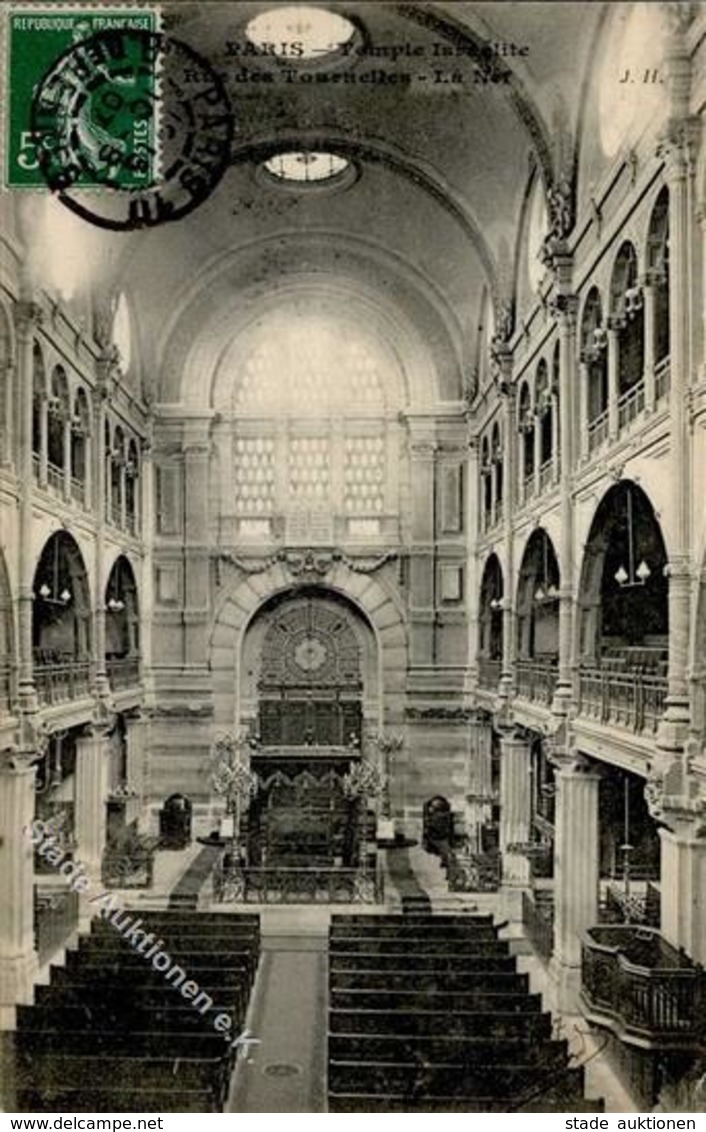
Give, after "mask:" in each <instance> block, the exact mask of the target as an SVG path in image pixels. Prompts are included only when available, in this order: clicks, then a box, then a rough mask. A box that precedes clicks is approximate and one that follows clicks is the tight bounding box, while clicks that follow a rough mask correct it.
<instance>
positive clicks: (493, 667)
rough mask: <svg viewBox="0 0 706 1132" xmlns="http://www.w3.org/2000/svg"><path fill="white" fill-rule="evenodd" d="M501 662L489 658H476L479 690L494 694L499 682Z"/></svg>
mask: <svg viewBox="0 0 706 1132" xmlns="http://www.w3.org/2000/svg"><path fill="white" fill-rule="evenodd" d="M502 669H503V662H502V661H501V660H496V659H494V658H491V657H489V656H479V657H478V683H479V685H480V687H481V688H486V689H487V690H488V691H491V692H496V691H497V689H498V684H499V682H500V674H501V672H502Z"/></svg>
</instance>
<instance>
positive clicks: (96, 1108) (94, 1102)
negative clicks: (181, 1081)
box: [17, 1084, 221, 1113]
mask: <svg viewBox="0 0 706 1132" xmlns="http://www.w3.org/2000/svg"><path fill="white" fill-rule="evenodd" d="M17 1111H18V1112H89V1113H90V1112H220V1111H221V1109H220V1108H219V1107H217V1106H216V1103H215V1100H214V1096H213V1092H212V1091H211V1090H209V1089H194V1090H187V1089H179V1088H175V1087H174V1085H172V1086H171V1087H168V1088H162V1089H120V1088H112V1089H111V1088H104V1089H100V1088H86V1086H85V1084H84V1086H83V1087H79V1088H75V1089H60V1088H56V1089H53V1088H52V1089H47V1090H43V1089H34V1088H32V1089H25V1088H22V1089H18V1091H17Z"/></svg>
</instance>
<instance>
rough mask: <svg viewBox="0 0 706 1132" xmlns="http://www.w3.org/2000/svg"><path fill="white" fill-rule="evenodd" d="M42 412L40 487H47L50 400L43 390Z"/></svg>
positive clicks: (40, 423) (40, 422) (40, 425)
mask: <svg viewBox="0 0 706 1132" xmlns="http://www.w3.org/2000/svg"><path fill="white" fill-rule="evenodd" d="M41 401H42V411H41V415H40V418H39V486H40V487H46V486H47V481H48V478H49V473H48V466H49V398H48V396H47V391H46V389H43V390H42V398H41Z"/></svg>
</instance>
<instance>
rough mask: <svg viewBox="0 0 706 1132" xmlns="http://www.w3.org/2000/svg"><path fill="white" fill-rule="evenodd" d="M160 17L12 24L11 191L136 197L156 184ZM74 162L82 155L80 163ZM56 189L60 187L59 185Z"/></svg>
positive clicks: (65, 14)
mask: <svg viewBox="0 0 706 1132" xmlns="http://www.w3.org/2000/svg"><path fill="white" fill-rule="evenodd" d="M157 22H158V15H157V12H156V11H150V10H149V9H147V8H145V9H141V10H137V9H134V8H133V9H127V8H122V9H121V8H115V9H111V8H109V7H105V8H100V9H94V10H90V9H86V8H84V9H81V8H76V9H75V10H73V11H72V10H71V9H70V8H63V7H62V8H54V9H51V10H47V9H33V8H26V9H21V8H17V9H16V10H12V11H11V12H10V14H9V17H8V20H7V43H6V53H7V54H6V61H5V62H6V65H5V81H6V101H5V105H6V108H7V109H6V122H5V155H6V157H5V160H6V169H5V183H6V184H7V185H8V186H9V187H10V188H46V187H47V182H48V181H49V183H50V184H51V182H52V179H54V181H56V178H57V176H59V170H61V175H63V176H64V177H66V178H67V183H68V180H69V179H70V181H71V184H73V185H74V186H76V187H77V188H94V187H98V186H100V187H105V186H106V185H107V184H111V183H112V184H113V185H114V186H115V187H119V188H123V189H128V190H129V189H139V188H141V187H144V186H145V185H147V184H149V183H150V182H151V181H152V179H153V177H154V172H155V170H154V165H155V161H156V144H155V139H156V132H157V128H158V120H157V118H158V115H157V102H156V98H155V93H156V65H155V61H156V52H155V50H154V48H152V49H151V48H150V44H151V41H152V38H153V36H154V33H156V32H157ZM77 155H80V158H79V159H78V164H77ZM58 187H61V185H59V186H58Z"/></svg>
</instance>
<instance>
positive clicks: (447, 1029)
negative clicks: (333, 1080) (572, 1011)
mask: <svg viewBox="0 0 706 1132" xmlns="http://www.w3.org/2000/svg"><path fill="white" fill-rule="evenodd" d="M329 1031H330V1033H331V1035H332V1039H333V1035H335V1034H346V1035H350V1036H353V1035H356V1036H361V1037H364V1038H365V1039H366V1040H367V1039H368V1038H370V1039H371V1040H372V1043H373V1045H374V1044H375V1040H376V1039H377V1038H381V1039H384V1040H385V1041H387V1039H388V1038H395V1037H403V1036H405V1035H407V1034H410V1035H415V1036H416V1035H418V1036H422V1037H429V1038H433V1037H434V1036H435V1035H438V1034H442V1035H448V1036H449V1037H454V1038H456V1037H461V1036H463V1037H469V1038H493V1039H494V1038H506V1037H507V1038H510V1037H513V1038H515V1037H521V1038H523V1039H529V1040H531V1041H544V1040H545V1039H546V1038H549V1036H550V1035H551V1031H552V1023H551V1017H550V1016H549V1015H548V1014H544V1013H541V1011H540V1012H536V1013H534V1014H530V1013H529V1012H526V1011H524V1012H521V1013H520V1012H518V1011H515V1012H514V1013H507V1012H505V1011H503V1010H502V1009H500V1010H491V1011H486V1012H485V1013H481V1012H480V1011H473V1012H472V1013H471V1012H463V1013H462V1012H460V1011H456V1010H454V1011H453V1012H446V1013H443V1012H432V1011H426V1012H424V1013H422V1012H418V1013H415V1014H406V1013H403V1012H402V1011H383V1010H331V1011H330V1012H329ZM333 1044H335V1043H333Z"/></svg>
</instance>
